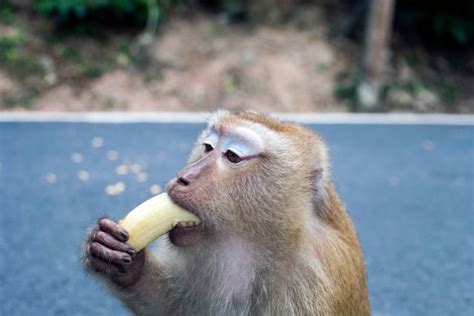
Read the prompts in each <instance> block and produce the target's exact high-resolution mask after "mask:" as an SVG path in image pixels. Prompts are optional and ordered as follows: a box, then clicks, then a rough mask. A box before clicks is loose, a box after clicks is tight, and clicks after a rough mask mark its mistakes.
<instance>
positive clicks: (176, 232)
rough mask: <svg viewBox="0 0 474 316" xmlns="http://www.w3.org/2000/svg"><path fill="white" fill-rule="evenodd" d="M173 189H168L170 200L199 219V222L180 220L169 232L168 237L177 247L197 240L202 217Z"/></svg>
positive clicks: (200, 233)
mask: <svg viewBox="0 0 474 316" xmlns="http://www.w3.org/2000/svg"><path fill="white" fill-rule="evenodd" d="M176 193H177V192H176V191H174V190H168V195H169V197H170V198H171V200H172V201H173V202H174V203H175V204H176V205H178V206H180V207H182V208H184V209H185V210H187V211H188V212H191V213H193V214H194V215H196V216H197V217H199V218H200V219H201V223H200V224H195V223H193V222H180V223H178V224H177V225H176V226H175V227H174V228H173V229H172V230H171V231H170V232H169V238H170V241H171V243H172V244H173V245H175V246H178V247H186V246H191V245H193V244H194V243H196V242H198V240H199V239H200V237H201V235H202V232H203V224H202V218H201V217H200V216H199V215H198V214H197V212H196V211H195V210H194V208H193V207H190V206H189V205H187V204H188V203H186V200H185V199H183V198H182V197H180V195H179V194H176Z"/></svg>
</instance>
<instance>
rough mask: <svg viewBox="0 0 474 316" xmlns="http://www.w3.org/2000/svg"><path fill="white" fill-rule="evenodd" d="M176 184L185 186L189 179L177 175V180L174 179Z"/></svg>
mask: <svg viewBox="0 0 474 316" xmlns="http://www.w3.org/2000/svg"><path fill="white" fill-rule="evenodd" d="M176 182H178V184H180V185H182V186H185V187H187V186H188V185H189V183H190V181H189V180H188V179H186V178H184V177H178V180H177V181H176Z"/></svg>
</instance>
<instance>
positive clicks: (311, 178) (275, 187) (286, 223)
mask: <svg viewBox="0 0 474 316" xmlns="http://www.w3.org/2000/svg"><path fill="white" fill-rule="evenodd" d="M328 177H329V166H328V157H327V150H326V146H325V145H324V143H323V141H322V140H321V138H320V137H319V136H317V135H316V134H314V133H312V132H311V131H310V130H308V129H306V128H304V127H302V126H300V125H296V124H291V123H283V122H280V121H279V120H276V119H274V118H271V117H269V116H266V115H263V114H258V113H255V112H235V113H232V112H227V111H219V112H217V113H215V114H214V115H213V116H212V117H211V118H210V120H209V123H208V126H207V128H206V129H205V130H204V131H203V132H202V133H201V135H200V136H199V138H198V140H197V142H196V145H195V147H194V149H193V150H192V151H191V154H190V156H189V160H188V164H187V166H186V167H185V168H184V169H182V170H181V171H179V172H178V173H177V175H176V177H175V178H174V179H172V180H171V181H170V182H169V183H168V185H167V191H168V194H169V196H170V197H171V199H172V200H174V202H175V203H176V204H178V205H180V206H182V207H184V208H185V209H187V210H189V211H190V212H192V213H194V214H196V215H197V216H198V217H199V218H201V220H202V223H201V224H200V225H198V226H192V227H177V228H175V229H174V230H173V231H171V233H170V239H171V241H172V242H173V243H174V244H175V245H178V246H187V245H192V244H193V243H195V242H197V241H198V240H201V239H202V238H218V237H219V235H223V234H228V233H232V234H238V235H240V236H250V237H252V240H259V239H268V238H270V239H275V238H282V239H284V238H286V236H290V235H292V234H295V233H297V232H298V231H299V230H300V229H301V227H302V226H303V225H305V223H307V221H311V220H314V217H315V216H316V214H314V212H312V213H311V214H308V210H312V209H314V207H311V206H310V205H311V204H314V203H317V201H318V200H319V199H320V198H321V197H323V196H324V190H325V186H326V184H327V181H328V180H327V179H328ZM308 206H310V207H308ZM255 238H257V239H255Z"/></svg>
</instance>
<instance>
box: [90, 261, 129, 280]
mask: <svg viewBox="0 0 474 316" xmlns="http://www.w3.org/2000/svg"><path fill="white" fill-rule="evenodd" d="M90 266H91V268H92V270H94V271H95V272H101V273H105V274H106V275H110V276H116V275H124V274H125V273H126V270H125V268H124V267H122V266H116V265H113V264H109V263H106V262H104V261H103V260H101V259H99V258H95V257H91V258H90Z"/></svg>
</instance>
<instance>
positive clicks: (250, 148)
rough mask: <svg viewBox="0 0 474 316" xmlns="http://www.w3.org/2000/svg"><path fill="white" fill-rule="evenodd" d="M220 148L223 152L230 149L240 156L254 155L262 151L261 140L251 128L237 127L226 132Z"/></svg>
mask: <svg viewBox="0 0 474 316" xmlns="http://www.w3.org/2000/svg"><path fill="white" fill-rule="evenodd" d="M220 150H221V151H222V152H223V153H224V152H226V151H227V150H231V151H233V152H235V153H236V154H237V155H239V156H240V157H250V156H255V155H258V154H260V153H261V152H262V151H263V140H262V139H261V137H260V136H259V135H258V134H257V133H256V132H254V131H253V130H251V129H249V128H246V127H238V128H235V129H233V130H231V131H229V132H228V133H226V135H225V136H224V138H223V142H222V145H221V146H220Z"/></svg>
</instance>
